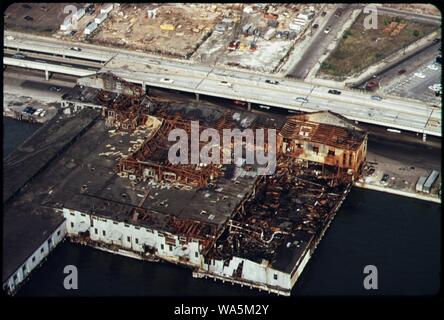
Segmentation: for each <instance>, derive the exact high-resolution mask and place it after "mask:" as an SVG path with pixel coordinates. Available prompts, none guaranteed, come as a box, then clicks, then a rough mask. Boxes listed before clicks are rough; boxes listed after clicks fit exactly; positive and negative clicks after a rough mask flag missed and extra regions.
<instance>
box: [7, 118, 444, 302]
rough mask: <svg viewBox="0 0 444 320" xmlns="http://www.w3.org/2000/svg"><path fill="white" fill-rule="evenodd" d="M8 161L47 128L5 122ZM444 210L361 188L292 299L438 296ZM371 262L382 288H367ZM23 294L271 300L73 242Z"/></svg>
mask: <svg viewBox="0 0 444 320" xmlns="http://www.w3.org/2000/svg"><path fill="white" fill-rule="evenodd" d="M3 125H4V145H3V152H4V157H5V156H6V155H7V154H8V153H10V152H11V151H12V150H13V149H14V148H16V147H17V146H18V145H20V144H21V143H22V142H23V141H24V140H25V139H26V138H27V137H28V136H29V135H30V134H32V133H33V132H34V131H35V130H36V129H37V128H38V127H39V125H35V124H27V123H22V122H19V121H16V120H12V119H7V118H4V120H3ZM440 208H441V206H440V205H437V204H434V203H428V202H425V201H420V200H416V199H411V198H405V197H400V196H396V195H391V194H387V193H382V192H377V191H370V190H362V189H358V188H354V189H353V190H352V191H351V193H350V194H349V196H348V198H347V200H346V201H345V203H344V204H343V206H342V208H341V209H340V210H339V212H338V214H337V215H336V218H335V220H334V221H333V222H332V224H331V225H330V228H329V229H328V231H327V232H326V234H325V236H324V238H323V239H322V241H321V243H320V244H319V246H318V248H317V249H316V251H315V253H314V255H313V257H312V259H311V260H310V261H309V263H308V264H307V266H306V268H305V271H304V272H303V274H302V276H301V277H300V279H299V280H298V282H297V284H296V285H295V287H294V289H293V292H292V295H295V296H301V295H304V296H305V295H307V296H308V295H311V296H318V295H324V296H325V295H397V296H399V295H433V294H435V293H437V292H438V290H439V287H440V286H439V285H440V275H439V273H440V235H441V227H440V226H441V220H440V219H441V212H440V211H441V209H440ZM66 265H75V266H76V267H77V268H78V279H79V281H78V283H79V289H78V290H70V291H67V290H65V289H64V288H63V279H64V277H65V275H64V274H63V268H64V267H65V266H66ZM366 265H374V266H376V268H377V271H378V289H377V290H365V289H364V286H363V280H364V277H365V274H364V273H363V270H364V267H365V266H366ZM17 295H18V296H116V295H120V296H236V295H242V296H246V295H264V293H260V292H258V291H256V290H251V289H249V288H242V287H240V286H236V285H234V286H233V285H231V284H226V283H225V284H223V283H221V282H214V281H213V280H204V279H194V278H192V276H191V271H190V270H189V269H186V268H183V267H179V266H175V265H171V264H165V263H149V262H142V261H139V260H135V259H130V258H126V257H121V256H118V255H113V254H110V253H105V252H101V251H98V250H95V249H91V248H88V247H83V246H80V245H77V244H71V243H69V241H65V242H64V243H62V244H60V245H59V246H58V247H57V248H56V249H55V250H54V252H53V253H52V254H51V255H50V256H49V258H48V260H47V261H46V262H45V263H44V264H43V265H42V267H41V268H39V269H38V270H35V272H34V273H33V274H32V275H31V277H30V278H29V281H28V282H27V283H26V284H25V285H24V286H23V287H22V289H21V290H20V291H19V292H18V294H17Z"/></svg>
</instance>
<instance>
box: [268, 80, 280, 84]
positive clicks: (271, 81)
mask: <svg viewBox="0 0 444 320" xmlns="http://www.w3.org/2000/svg"><path fill="white" fill-rule="evenodd" d="M265 83H269V84H279V81H276V80H268V79H267V80H265Z"/></svg>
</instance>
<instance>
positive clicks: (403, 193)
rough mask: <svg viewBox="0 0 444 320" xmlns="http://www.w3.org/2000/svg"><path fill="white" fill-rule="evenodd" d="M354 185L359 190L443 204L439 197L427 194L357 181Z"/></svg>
mask: <svg viewBox="0 0 444 320" xmlns="http://www.w3.org/2000/svg"><path fill="white" fill-rule="evenodd" d="M353 185H354V186H356V187H358V188H362V189H369V190H375V191H380V192H387V193H391V194H396V195H399V196H403V197H409V198H414V199H419V200H424V201H430V202H434V203H438V204H441V198H440V197H438V195H427V194H419V193H416V192H409V191H403V190H396V189H393V188H388V187H384V186H377V185H372V184H369V183H363V182H359V181H356V182H355V183H354V184H353Z"/></svg>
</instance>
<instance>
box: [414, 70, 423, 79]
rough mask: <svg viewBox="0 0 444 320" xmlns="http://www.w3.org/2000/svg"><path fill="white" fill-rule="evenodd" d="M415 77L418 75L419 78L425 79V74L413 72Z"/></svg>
mask: <svg viewBox="0 0 444 320" xmlns="http://www.w3.org/2000/svg"><path fill="white" fill-rule="evenodd" d="M413 75H414V76H415V77H418V78H420V79H425V77H426V76H425V74H424V73H422V72H415V73H414V74H413Z"/></svg>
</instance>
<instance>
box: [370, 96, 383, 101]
mask: <svg viewBox="0 0 444 320" xmlns="http://www.w3.org/2000/svg"><path fill="white" fill-rule="evenodd" d="M370 99H372V100H376V101H381V100H382V97H381V96H371V97H370Z"/></svg>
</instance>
